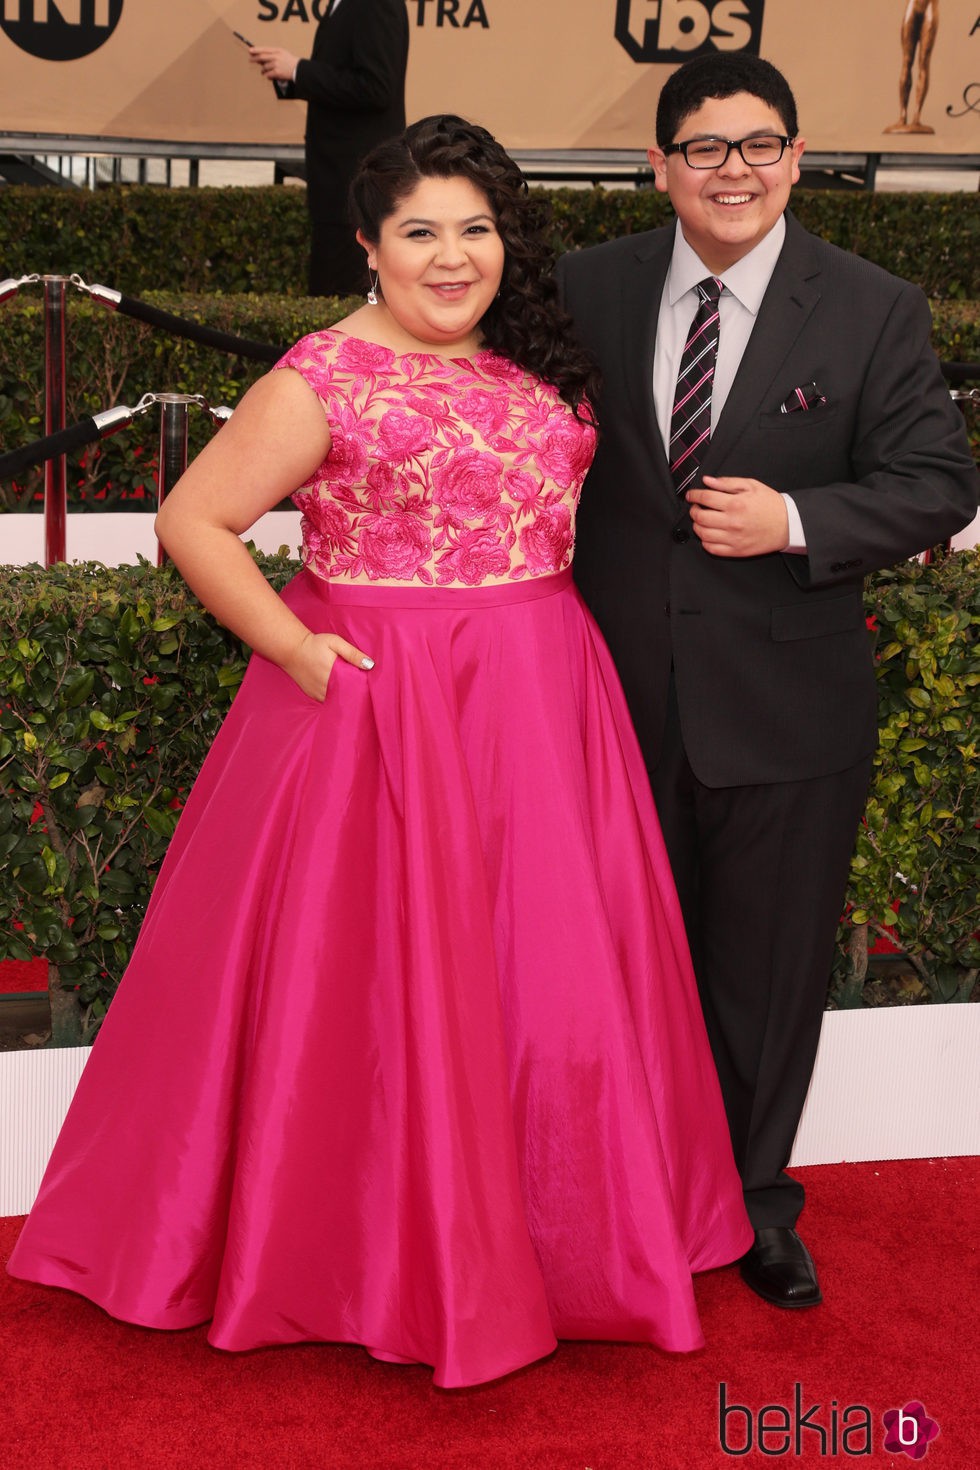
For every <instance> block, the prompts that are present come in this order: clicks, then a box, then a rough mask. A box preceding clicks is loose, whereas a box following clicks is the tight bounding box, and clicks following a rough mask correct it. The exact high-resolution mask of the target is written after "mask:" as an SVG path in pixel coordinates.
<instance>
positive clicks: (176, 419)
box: [156, 393, 197, 567]
mask: <svg viewBox="0 0 980 1470" xmlns="http://www.w3.org/2000/svg"><path fill="white" fill-rule="evenodd" d="M156 398H157V402H158V403H159V405H160V474H159V481H158V485H157V504H158V505H162V504H163V502H164V499H165V498H166V496H168V495H169V494H170V492H171V490H172V489H173V488H174V486H175V485H176V483H177V481H178V480H179V479H180V477H181V475H182V474H183V473H184V471H185V470H186V468H187V408H188V405H189V404H191V403H196V402H197V399H196V398H194V397H192V396H191V395H190V394H187V393H158V394H157V395H156ZM166 558H167V553H166V552H165V551H164V549H163V547H162V546H161V545H160V543H159V542H157V566H158V567H162V566H163V564H164V562H165V561H166Z"/></svg>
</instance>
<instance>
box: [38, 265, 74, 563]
mask: <svg viewBox="0 0 980 1470" xmlns="http://www.w3.org/2000/svg"><path fill="white" fill-rule="evenodd" d="M41 280H42V281H43V283H44V432H45V435H48V434H57V433H58V432H59V431H60V430H61V429H63V428H64V427H65V285H66V284H67V280H68V277H67V276H42V277H41ZM67 478H68V472H67V461H66V459H65V456H64V455H63V454H59V455H56V456H55V457H54V458H53V459H49V460H48V461H47V462H46V464H45V466H44V565H45V566H46V567H49V566H51V565H52V563H53V562H59V561H64V560H65V557H66V547H65V527H66V524H67V511H68V502H67Z"/></svg>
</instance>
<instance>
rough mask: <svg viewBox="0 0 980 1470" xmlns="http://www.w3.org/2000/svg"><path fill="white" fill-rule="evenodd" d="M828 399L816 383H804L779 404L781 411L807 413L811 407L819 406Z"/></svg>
mask: <svg viewBox="0 0 980 1470" xmlns="http://www.w3.org/2000/svg"><path fill="white" fill-rule="evenodd" d="M826 402H827V400H826V398H825V397H824V396H823V394H822V393H821V392H820V389H819V388H818V387H817V385H816V383H804V384H803V386H802V388H794V389H793V391H792V393H790V394H789V395H788V396H787V397H786V398H785V399H784V400H783V402H782V403H781V404H780V405H779V412H780V413H807V412H808V411H809V410H810V409H811V408H819V407H820V405H821V404H822V403H826Z"/></svg>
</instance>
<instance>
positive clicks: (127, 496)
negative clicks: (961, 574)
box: [0, 192, 980, 511]
mask: <svg viewBox="0 0 980 1470" xmlns="http://www.w3.org/2000/svg"><path fill="white" fill-rule="evenodd" d="M96 197H98V196H96ZM657 197H659V196H657ZM2 198H3V195H2V192H0V201H2ZM143 299H144V300H146V301H147V302H149V303H151V304H152V305H155V306H157V307H159V308H161V309H162V310H165V311H169V312H172V313H173V314H174V315H176V316H180V317H184V318H188V319H190V320H192V321H198V322H205V323H207V324H208V325H209V326H213V327H217V328H219V329H221V330H223V331H227V332H233V333H236V334H237V335H239V336H244V337H250V338H253V339H255V340H258V341H260V342H271V343H283V344H287V345H288V344H290V343H292V342H294V341H295V340H296V338H297V337H300V336H302V335H303V333H304V332H309V331H313V330H314V329H315V328H317V327H322V326H325V325H329V323H331V322H334V321H337V320H339V318H340V317H342V316H343V315H344V314H345V312H346V311H347V310H348V309H349V307H350V305H351V304H352V303H351V301H350V300H349V299H348V300H346V301H345V300H339V301H338V300H332V299H317V298H310V297H301V296H292V297H283V296H257V295H252V296H175V295H170V294H167V293H164V292H158V291H152V292H150V291H148V292H145V293H144V296H143ZM934 310H935V330H934V334H933V340H934V343H935V347H936V351H937V352H938V354H939V356H940V357H942V358H945V359H949V360H952V361H980V303H978V302H951V301H946V302H938V303H936V304H935V307H934ZM67 338H68V422H69V423H74V422H76V421H77V420H78V419H81V418H84V417H86V416H87V415H88V414H92V413H97V412H99V411H100V410H101V409H103V408H108V407H110V406H111V405H112V404H114V403H117V402H121V403H128V404H130V405H132V404H135V403H136V401H137V400H138V399H139V397H140V395H141V394H142V393H144V392H146V391H148V390H155V391H169V392H178V393H202V394H203V395H204V397H205V398H206V399H207V400H208V402H209V403H211V404H212V405H216V404H219V403H227V404H229V405H231V406H232V407H233V406H234V405H235V403H236V402H237V401H238V399H239V398H240V397H241V395H242V393H243V392H244V391H245V389H246V388H247V387H248V386H249V384H251V383H252V382H254V381H255V379H256V378H257V377H259V376H260V375H261V374H262V373H263V372H265V371H266V364H264V363H259V362H255V361H252V360H248V359H245V358H236V357H230V356H228V355H227V354H225V353H223V352H218V351H215V350H214V349H213V348H210V347H203V346H200V345H199V344H197V343H194V342H189V341H187V340H185V339H182V338H178V337H172V336H169V335H168V334H167V333H165V332H162V331H159V330H156V329H154V328H152V327H149V326H147V325H145V324H144V323H142V322H139V321H136V320H135V319H133V318H132V317H126V316H122V315H121V314H119V313H118V312H112V311H109V310H108V309H106V308H105V307H103V306H100V305H98V304H97V303H96V302H94V301H92V300H91V298H90V297H87V296H80V295H78V294H76V293H75V292H74V291H71V292H70V293H69V300H68V309H67ZM43 389H44V332H43V305H42V303H41V301H40V293H39V292H34V293H33V294H32V292H31V290H30V289H25V290H24V291H23V292H21V293H20V294H19V295H18V296H17V297H14V298H12V299H10V300H8V301H7V302H5V303H4V304H3V305H2V306H0V445H3V446H4V447H6V448H12V447H14V446H16V445H21V444H30V443H31V442H32V441H33V440H35V439H39V438H40V437H41V436H42V427H41V426H42V423H43ZM969 423H970V426H971V429H972V431H973V434H974V441H975V450H976V452H977V453H978V454H980V415H978V414H977V413H976V412H975V411H972V412H971V413H970V415H969ZM158 425H159V415H158V414H157V413H155V412H154V413H151V414H147V415H145V416H144V417H142V418H140V419H138V420H137V421H136V422H135V423H134V424H133V426H132V427H131V428H129V429H127V430H126V431H125V432H124V433H120V434H118V435H116V436H114V437H112V438H109V439H105V440H103V441H102V442H101V443H100V444H98V445H95V446H93V447H91V448H89V449H88V450H86V451H84V452H83V453H81V454H76V455H75V456H74V457H73V458H71V459H70V461H69V475H68V482H69V507H70V509H72V510H86V509H99V508H100V507H101V508H102V509H125V508H126V507H127V506H128V505H130V506H135V508H142V506H143V505H144V503H145V502H144V500H143V498H142V497H143V494H144V487H147V489H148V493H150V494H155V490H154V487H153V471H154V469H155V467H156V453H157V439H158V436H159V427H158ZM210 432H211V430H210V427H209V425H208V423H207V421H206V420H205V418H204V417H203V415H201V414H198V413H192V414H191V416H190V449H191V453H192V454H194V453H197V451H198V450H199V449H200V447H201V446H202V444H203V443H204V442H205V438H206V436H207V435H208V434H209V433H210ZM42 483H43V471H42V470H41V469H40V468H38V469H36V470H34V471H32V472H29V473H25V474H24V475H23V476H22V477H21V479H20V480H19V482H18V483H17V484H12V483H11V482H10V481H6V482H2V483H0V511H2V510H15V509H16V510H25V509H40V494H41V486H42Z"/></svg>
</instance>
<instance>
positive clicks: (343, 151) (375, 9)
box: [249, 0, 408, 296]
mask: <svg viewBox="0 0 980 1470" xmlns="http://www.w3.org/2000/svg"><path fill="white" fill-rule="evenodd" d="M249 55H250V57H251V59H252V61H253V62H254V63H255V64H256V66H259V67H260V68H261V70H262V75H263V76H264V77H267V78H268V79H269V80H270V81H272V82H277V83H279V84H280V85H279V86H277V88H276V90H277V92H278V93H279V96H280V97H285V98H298V99H299V100H300V101H303V102H306V103H307V104H308V106H307V114H306V187H307V202H308V204H309V210H310V227H311V243H310V272H309V289H310V295H311V296H335V295H347V294H349V293H351V292H355V291H360V290H361V289H362V288H363V287H364V284H365V280H366V274H365V265H364V251H363V250H362V249H361V247H360V246H359V245H358V243H357V241H356V240H355V238H354V229H353V226H352V225H351V223H350V220H349V217H348V213H347V191H348V189H349V187H350V181H351V179H352V178H353V176H354V174H355V172H356V170H357V166H358V164H359V163H360V161H361V159H362V158H363V157H364V156H365V155H366V154H367V153H369V152H370V150H371V149H372V148H373V147H375V145H376V144H378V143H383V142H384V141H385V140H386V139H388V138H390V137H393V136H394V135H395V134H396V133H400V132H402V130H403V129H404V127H405V71H406V68H407V65H408V14H407V12H406V9H405V0H331V4H330V8H329V10H328V11H327V13H326V15H325V17H324V18H323V20H321V21H320V23H319V24H318V26H317V29H316V35H315V36H314V38H313V51H312V54H311V55H310V58H309V60H308V61H307V60H302V59H301V58H299V57H297V56H294V55H293V53H292V52H290V51H286V50H284V49H283V48H282V47H280V46H252V47H250V48H249Z"/></svg>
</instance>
